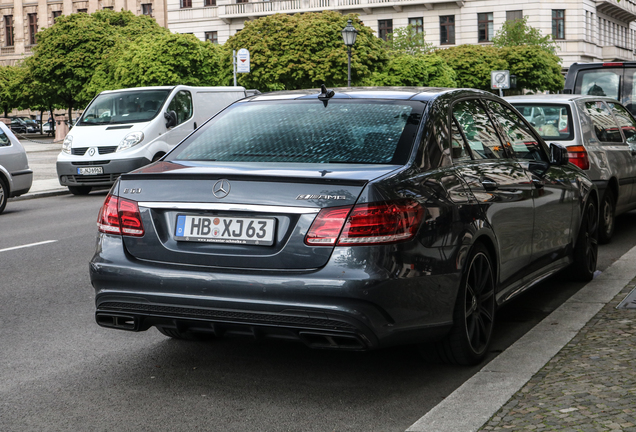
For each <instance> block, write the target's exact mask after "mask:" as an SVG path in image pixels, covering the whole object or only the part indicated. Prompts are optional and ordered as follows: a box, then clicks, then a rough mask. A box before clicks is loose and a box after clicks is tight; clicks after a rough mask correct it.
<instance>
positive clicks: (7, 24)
mask: <svg viewBox="0 0 636 432" xmlns="http://www.w3.org/2000/svg"><path fill="white" fill-rule="evenodd" d="M4 46H13V15H5V17H4Z"/></svg>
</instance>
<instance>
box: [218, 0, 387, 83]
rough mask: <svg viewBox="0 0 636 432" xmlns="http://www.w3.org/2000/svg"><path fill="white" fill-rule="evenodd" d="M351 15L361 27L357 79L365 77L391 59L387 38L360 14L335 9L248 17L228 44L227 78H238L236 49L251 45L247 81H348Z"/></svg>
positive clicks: (355, 54) (241, 77)
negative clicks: (347, 29) (377, 33)
mask: <svg viewBox="0 0 636 432" xmlns="http://www.w3.org/2000/svg"><path fill="white" fill-rule="evenodd" d="M348 19H351V20H352V21H353V26H354V27H355V28H356V29H357V30H358V36H357V39H356V43H355V45H354V46H353V49H352V59H351V75H352V81H353V82H354V83H361V82H363V80H365V79H366V78H368V77H370V76H371V75H372V74H373V72H375V71H377V70H380V69H381V68H382V66H384V64H385V63H386V61H387V54H386V50H385V49H384V48H383V41H382V40H381V39H379V38H377V37H376V36H375V35H374V34H373V32H372V31H371V29H370V28H369V27H366V26H365V25H364V24H362V22H361V21H360V20H359V19H358V17H357V15H345V16H343V15H340V14H339V13H337V12H334V11H324V12H321V13H306V14H295V15H285V14H275V15H271V16H266V17H263V18H259V19H257V20H254V21H247V22H246V23H245V27H244V28H243V30H241V31H240V32H238V33H237V34H235V35H234V36H232V37H231V38H230V39H229V40H228V41H227V43H226V44H225V45H224V47H225V48H226V50H227V51H226V59H227V60H226V61H225V62H224V64H225V65H227V66H226V67H225V68H224V82H225V83H226V84H230V83H231V80H232V66H231V64H232V63H231V54H232V50H239V49H241V48H247V49H248V50H249V51H250V63H251V72H250V73H246V74H238V83H239V84H240V85H243V86H245V87H248V88H256V89H259V90H261V91H265V90H291V89H302V88H312V87H319V86H320V84H323V83H324V84H325V85H327V86H330V87H331V86H343V85H346V83H347V49H346V47H345V45H344V43H343V41H342V35H341V31H342V29H343V28H344V27H345V25H346V24H347V20H348Z"/></svg>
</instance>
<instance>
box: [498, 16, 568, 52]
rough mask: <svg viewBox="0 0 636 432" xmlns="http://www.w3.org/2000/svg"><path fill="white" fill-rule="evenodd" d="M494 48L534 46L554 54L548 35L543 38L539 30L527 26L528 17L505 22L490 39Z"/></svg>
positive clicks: (554, 49)
mask: <svg viewBox="0 0 636 432" xmlns="http://www.w3.org/2000/svg"><path fill="white" fill-rule="evenodd" d="M492 43H493V45H494V46H496V47H498V48H503V47H511V46H522V45H534V46H538V47H541V48H542V49H544V50H546V51H548V52H550V53H552V54H556V49H557V47H556V44H555V42H554V40H552V37H551V36H550V35H548V36H543V35H542V34H541V30H539V29H537V28H534V27H532V26H530V25H528V17H527V16H525V17H523V19H518V20H513V21H506V22H504V24H503V25H502V26H501V28H500V29H499V30H498V31H497V33H496V34H495V37H494V38H493V39H492Z"/></svg>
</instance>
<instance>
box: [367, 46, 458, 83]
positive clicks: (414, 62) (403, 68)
mask: <svg viewBox="0 0 636 432" xmlns="http://www.w3.org/2000/svg"><path fill="white" fill-rule="evenodd" d="M456 76H457V75H456V73H455V71H454V70H453V69H452V68H451V67H450V66H448V65H447V64H446V62H445V61H444V60H443V59H442V58H441V57H440V56H438V55H435V54H420V55H409V54H399V55H394V56H391V58H390V59H389V62H388V64H387V65H386V67H385V68H384V69H383V70H382V71H381V72H375V73H374V74H373V76H372V77H371V79H370V80H369V82H368V84H370V85H377V86H416V87H418V86H428V87H457V81H456Z"/></svg>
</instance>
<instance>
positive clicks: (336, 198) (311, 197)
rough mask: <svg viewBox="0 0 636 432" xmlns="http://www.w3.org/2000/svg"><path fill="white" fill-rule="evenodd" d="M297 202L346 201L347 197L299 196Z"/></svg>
mask: <svg viewBox="0 0 636 432" xmlns="http://www.w3.org/2000/svg"><path fill="white" fill-rule="evenodd" d="M296 199H297V200H314V199H317V200H320V199H324V200H346V199H347V197H346V196H344V195H298V196H297V197H296Z"/></svg>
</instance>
